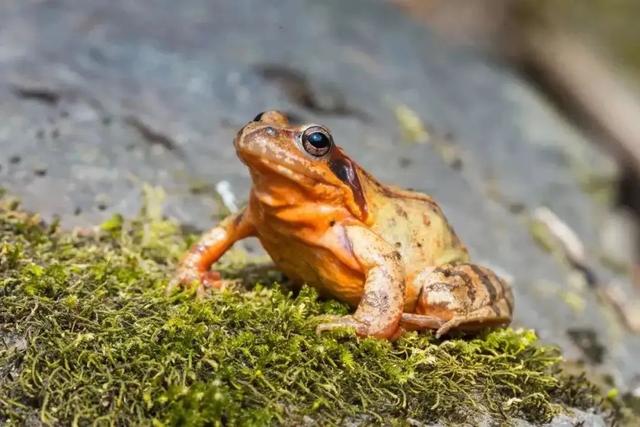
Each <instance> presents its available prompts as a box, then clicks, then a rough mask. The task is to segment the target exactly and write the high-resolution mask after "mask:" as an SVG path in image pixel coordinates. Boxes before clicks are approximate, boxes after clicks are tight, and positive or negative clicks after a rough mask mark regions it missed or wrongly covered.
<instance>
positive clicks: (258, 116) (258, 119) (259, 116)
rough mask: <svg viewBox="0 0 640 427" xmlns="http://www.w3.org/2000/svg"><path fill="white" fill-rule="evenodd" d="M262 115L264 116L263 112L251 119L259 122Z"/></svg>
mask: <svg viewBox="0 0 640 427" xmlns="http://www.w3.org/2000/svg"><path fill="white" fill-rule="evenodd" d="M263 114H264V111H263V112H262V113H258V115H257V116H255V117H254V118H253V121H254V122H259V121H260V119H262V115H263Z"/></svg>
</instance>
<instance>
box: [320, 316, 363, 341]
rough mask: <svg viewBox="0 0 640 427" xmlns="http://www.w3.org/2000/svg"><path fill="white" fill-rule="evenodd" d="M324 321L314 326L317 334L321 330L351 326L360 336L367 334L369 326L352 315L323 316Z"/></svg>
mask: <svg viewBox="0 0 640 427" xmlns="http://www.w3.org/2000/svg"><path fill="white" fill-rule="evenodd" d="M323 319H324V320H325V321H324V322H322V323H320V324H319V325H318V326H317V327H316V333H317V334H318V335H319V334H321V333H323V332H329V331H333V330H336V329H344V328H353V329H355V331H356V334H358V335H360V336H365V335H368V334H367V331H368V329H369V326H368V325H367V324H366V323H364V322H361V321H359V320H357V319H355V318H354V317H353V316H351V315H349V316H326V317H324V318H323Z"/></svg>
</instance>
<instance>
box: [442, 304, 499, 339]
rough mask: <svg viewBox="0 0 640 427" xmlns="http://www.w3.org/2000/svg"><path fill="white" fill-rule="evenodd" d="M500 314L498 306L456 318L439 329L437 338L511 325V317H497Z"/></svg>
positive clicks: (484, 308) (487, 307)
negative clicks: (455, 331) (452, 333)
mask: <svg viewBox="0 0 640 427" xmlns="http://www.w3.org/2000/svg"><path fill="white" fill-rule="evenodd" d="M499 312H500V308H499V307H498V306H497V305H491V306H486V307H483V308H481V309H479V310H476V311H474V312H471V313H469V314H467V315H464V316H454V317H453V318H452V319H450V320H448V321H446V322H445V323H444V324H443V325H442V326H440V327H439V328H438V330H437V331H436V338H440V337H441V336H443V335H445V334H447V333H448V332H450V331H451V330H456V329H457V330H461V331H475V330H478V329H484V328H497V327H500V326H507V325H508V324H509V323H511V316H505V315H496V313H499Z"/></svg>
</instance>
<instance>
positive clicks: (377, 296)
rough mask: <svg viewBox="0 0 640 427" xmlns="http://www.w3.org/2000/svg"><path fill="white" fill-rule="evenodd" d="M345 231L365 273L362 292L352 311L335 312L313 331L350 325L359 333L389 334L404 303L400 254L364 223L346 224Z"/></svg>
mask: <svg viewBox="0 0 640 427" xmlns="http://www.w3.org/2000/svg"><path fill="white" fill-rule="evenodd" d="M344 232H345V236H346V239H347V241H348V244H349V246H350V248H351V251H352V253H353V256H354V257H355V259H356V261H357V262H358V263H359V264H360V266H361V268H362V269H363V271H364V273H365V276H366V278H365V283H364V292H363V296H362V299H361V300H360V303H359V304H358V307H357V309H356V311H355V313H354V314H353V315H350V316H341V317H340V316H336V317H334V318H333V319H331V320H329V321H327V322H325V323H321V324H320V325H318V327H317V329H316V331H317V332H318V333H320V332H324V331H329V330H332V329H337V328H342V327H353V328H355V330H356V333H357V334H358V335H360V336H373V337H376V338H391V337H393V336H395V335H396V333H397V332H398V327H399V324H400V318H401V316H402V309H403V306H404V286H405V282H404V266H403V264H402V261H401V259H400V254H399V253H398V252H397V251H396V250H395V249H394V248H393V247H392V246H391V245H389V244H388V243H387V242H385V241H384V240H383V239H382V238H381V237H380V236H378V235H377V234H375V233H374V232H372V231H370V230H368V229H366V228H364V227H359V226H346V227H345V228H344Z"/></svg>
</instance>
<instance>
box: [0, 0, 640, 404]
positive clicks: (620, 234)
mask: <svg viewBox="0 0 640 427" xmlns="http://www.w3.org/2000/svg"><path fill="white" fill-rule="evenodd" d="M639 16H640V4H639V3H637V2H634V1H631V0H626V1H625V0H615V1H604V0H586V1H565V2H553V1H527V0H523V1H508V0H467V1H465V0H439V1H438V0H423V1H419V0H353V1H349V2H344V1H338V0H327V1H323V2H317V1H312V0H263V1H258V0H255V1H251V0H234V1H213V0H212V1H209V0H189V1H184V2H174V1H171V0H145V1H135V2H134V1H128V0H113V1H105V0H102V1H100V0H84V1H81V0H76V1H73V0H3V1H2V2H0V117H1V120H0V185H1V186H2V187H4V188H6V189H7V190H8V191H9V192H10V193H12V194H14V195H17V196H19V197H20V198H21V199H22V200H23V202H24V205H25V207H27V208H28V209H30V210H34V211H37V212H41V213H42V215H43V217H44V218H45V219H49V220H50V219H51V218H53V217H54V216H59V217H60V218H61V223H62V225H63V226H64V227H67V228H72V227H78V226H90V225H95V224H98V223H100V222H101V221H103V220H105V219H106V218H108V217H110V216H111V215H112V214H113V213H122V214H125V215H134V214H135V213H136V212H137V210H138V209H139V208H140V204H141V195H140V194H141V188H142V187H143V186H144V185H151V186H155V187H158V188H162V191H164V192H165V193H166V206H165V209H166V214H167V215H168V216H171V217H174V218H176V219H177V220H179V221H180V222H181V223H183V224H184V225H185V226H186V227H189V228H191V229H194V230H202V229H204V228H206V227H210V226H211V225H212V224H213V223H214V222H215V221H216V220H217V218H218V217H219V216H220V215H222V214H224V213H225V212H226V211H227V210H229V209H231V208H233V207H234V206H235V205H237V204H242V203H244V202H245V201H246V196H247V192H248V188H249V185H250V182H249V178H248V174H247V172H246V170H245V168H244V166H243V165H242V164H241V163H240V162H239V161H238V160H237V159H236V157H235V153H234V150H233V146H232V139H233V136H234V134H235V132H236V131H237V130H238V129H239V128H240V127H241V126H242V125H243V124H244V123H245V122H247V121H248V120H250V119H251V118H252V117H254V116H255V115H256V114H257V113H258V112H260V111H263V110H267V109H280V110H282V111H285V112H287V113H288V114H290V115H291V117H292V118H293V119H294V120H297V121H313V122H317V123H322V124H325V125H327V126H329V127H330V128H331V129H332V130H333V134H334V136H335V138H336V141H337V143H338V144H339V145H341V146H343V147H344V148H345V149H346V150H347V152H348V153H349V154H350V155H351V156H352V157H353V158H354V159H355V160H356V161H358V162H359V163H361V164H362V165H363V166H364V167H365V168H366V169H367V170H369V171H370V172H371V173H372V174H373V175H375V176H377V177H378V178H379V179H381V180H382V181H385V182H392V183H395V184H398V185H402V186H406V187H411V188H414V189H417V190H420V191H423V192H426V193H429V194H431V195H433V196H434V197H435V198H436V199H437V200H438V201H439V202H440V203H441V204H442V206H443V208H444V210H445V213H446V214H447V216H448V218H449V219H450V221H451V223H452V224H453V225H454V227H455V228H456V229H457V230H458V234H459V235H460V236H461V237H462V239H463V240H464V241H465V242H466V243H467V244H468V246H469V248H470V250H471V253H472V256H473V257H474V259H475V260H476V261H478V262H479V263H484V264H487V265H489V266H492V267H494V268H495V269H496V270H498V271H500V272H502V274H504V275H505V276H507V277H510V278H512V280H513V283H514V288H515V292H516V319H515V325H516V326H521V327H528V328H535V329H536V331H537V332H538V333H539V334H540V335H541V336H542V337H543V338H544V339H545V340H546V341H548V342H554V343H557V344H559V345H560V346H561V347H562V348H563V350H564V352H565V355H566V357H567V359H568V360H569V361H570V362H571V363H575V364H578V365H581V366H586V367H587V368H588V370H589V372H590V374H591V375H593V376H597V377H599V378H600V379H601V381H603V382H605V383H607V384H608V385H609V386H612V387H617V388H619V389H620V390H621V392H622V393H623V394H624V396H626V397H627V398H629V399H633V398H634V396H635V397H638V396H640V366H639V365H638V363H637V360H636V358H637V355H638V354H640V335H639V333H640V302H639V301H640V279H639V277H640V254H639V249H638V248H639V240H640V237H639V231H638V230H639V228H638V227H639V225H638V224H639V220H638V218H639V212H640V185H639V182H640V181H639V179H638V176H639V175H640V119H639V118H640V97H639V95H638V93H639V92H638V81H639V80H638V79H639V77H640V50H638V43H637V40H639V37H638V36H639V34H637V33H638V32H639V31H640V30H639V29H638V27H637V25H636V21H637V18H638V17H639Z"/></svg>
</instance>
